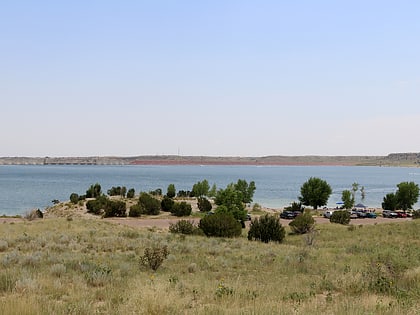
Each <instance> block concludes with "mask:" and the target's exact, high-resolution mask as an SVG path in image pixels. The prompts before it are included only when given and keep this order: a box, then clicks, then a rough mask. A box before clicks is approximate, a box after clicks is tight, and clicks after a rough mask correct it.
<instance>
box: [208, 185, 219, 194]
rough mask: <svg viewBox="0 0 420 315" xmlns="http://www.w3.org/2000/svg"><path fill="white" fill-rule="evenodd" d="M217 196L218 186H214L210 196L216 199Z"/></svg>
mask: <svg viewBox="0 0 420 315" xmlns="http://www.w3.org/2000/svg"><path fill="white" fill-rule="evenodd" d="M216 194H217V187H216V184H213V186H211V189H210V190H209V193H208V196H209V197H216Z"/></svg>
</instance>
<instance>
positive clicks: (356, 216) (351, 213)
mask: <svg viewBox="0 0 420 315" xmlns="http://www.w3.org/2000/svg"><path fill="white" fill-rule="evenodd" d="M358 217H359V216H358V215H357V211H350V219H357V218H358Z"/></svg>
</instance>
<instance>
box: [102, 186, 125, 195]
mask: <svg viewBox="0 0 420 315" xmlns="http://www.w3.org/2000/svg"><path fill="white" fill-rule="evenodd" d="M126 191H127V188H126V187H124V186H123V187H121V186H118V187H112V188H111V189H108V191H107V193H108V195H110V196H121V197H125V194H126Z"/></svg>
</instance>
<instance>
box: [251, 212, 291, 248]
mask: <svg viewBox="0 0 420 315" xmlns="http://www.w3.org/2000/svg"><path fill="white" fill-rule="evenodd" d="M285 235H286V231H285V229H284V227H283V226H282V225H281V223H280V219H279V218H278V217H277V216H272V215H268V214H266V215H264V216H261V217H259V218H255V219H254V220H252V221H251V225H250V228H249V232H248V240H258V241H261V242H264V243H268V242H270V241H273V242H279V243H281V242H282V241H283V239H284V237H285Z"/></svg>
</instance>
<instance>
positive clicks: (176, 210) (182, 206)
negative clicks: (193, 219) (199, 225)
mask: <svg viewBox="0 0 420 315" xmlns="http://www.w3.org/2000/svg"><path fill="white" fill-rule="evenodd" d="M191 212H192V208H191V205H190V204H189V203H186V202H185V201H182V202H175V203H174V206H173V207H172V211H171V213H172V214H173V215H176V216H177V217H186V216H189V215H190V214H191Z"/></svg>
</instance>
